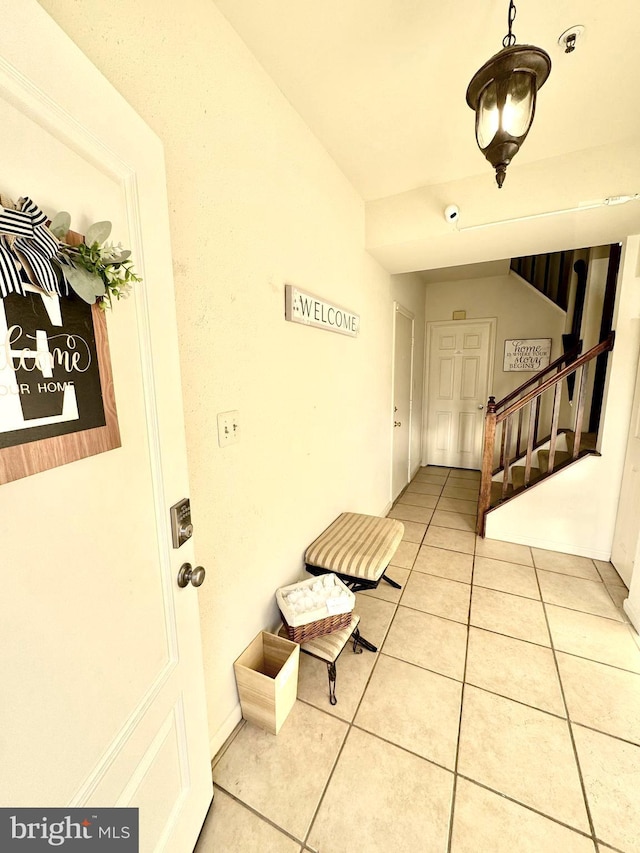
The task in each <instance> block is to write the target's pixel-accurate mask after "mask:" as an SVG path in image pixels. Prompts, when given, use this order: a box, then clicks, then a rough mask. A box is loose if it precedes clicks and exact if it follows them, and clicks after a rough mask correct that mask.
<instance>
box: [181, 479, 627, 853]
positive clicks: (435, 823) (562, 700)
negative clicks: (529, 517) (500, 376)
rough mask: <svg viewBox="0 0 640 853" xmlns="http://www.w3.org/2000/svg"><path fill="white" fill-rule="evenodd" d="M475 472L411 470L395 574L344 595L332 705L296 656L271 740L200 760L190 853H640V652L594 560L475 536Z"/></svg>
mask: <svg viewBox="0 0 640 853" xmlns="http://www.w3.org/2000/svg"><path fill="white" fill-rule="evenodd" d="M478 483H479V474H477V473H476V472H472V471H460V470H454V469H445V468H433V467H429V468H423V469H421V470H420V472H419V473H418V474H417V475H416V477H415V479H414V480H413V482H412V483H411V484H410V485H409V487H408V488H407V490H406V491H405V492H404V493H403V494H402V495H401V497H400V499H399V500H398V501H397V503H396V504H395V505H394V507H393V509H392V510H391V512H390V513H389V515H390V516H392V517H394V518H399V519H401V520H402V521H403V523H404V525H405V538H404V540H403V542H402V544H401V545H400V548H399V549H398V551H397V553H396V556H395V558H394V560H393V561H392V566H393V568H392V569H391V570H390V571H389V574H390V576H392V577H393V578H395V579H396V580H397V581H399V582H400V583H401V584H402V587H403V588H402V589H401V590H395V589H393V588H391V587H390V586H389V585H387V584H385V583H382V584H381V585H380V587H379V588H378V589H377V590H375V591H372V592H368V593H359V594H358V596H357V604H356V612H358V613H359V614H360V616H361V623H360V625H361V630H362V634H363V635H364V636H365V637H366V638H367V639H369V640H371V641H372V642H373V643H375V644H376V645H377V646H378V648H379V652H378V653H376V654H371V653H369V652H364V653H363V654H360V655H354V654H352V653H351V647H350V646H349V645H347V646H346V647H345V650H344V652H343V654H342V655H341V657H340V658H339V660H338V664H337V669H338V679H337V690H336V694H337V698H338V704H337V705H335V706H334V707H332V706H331V705H330V704H329V701H328V694H327V675H326V666H325V665H324V664H323V663H321V662H320V661H318V660H316V659H314V658H310V657H309V656H308V655H301V656H300V680H299V689H298V702H297V703H296V705H295V706H294V709H293V711H292V712H291V714H290V716H289V718H288V720H287V721H286V723H285V725H284V726H283V728H282V730H281V732H280V734H279V735H278V736H277V737H274V736H272V735H270V734H267V733H265V732H263V731H261V730H260V729H258V728H256V727H254V726H253V725H251V724H248V723H243V724H242V725H241V726H240V727H239V728H238V730H237V731H236V733H235V736H234V737H233V739H230V742H229V743H228V744H227V745H226V748H224V749H223V750H222V751H221V753H220V754H219V755H218V757H217V759H216V761H215V762H214V770H213V776H214V783H215V787H216V790H215V800H214V804H213V806H212V808H211V810H210V812H209V816H208V818H207V822H206V823H205V826H204V829H203V832H202V834H201V836H200V841H199V844H198V847H197V848H196V849H197V853H254V851H255V853H299V851H302V850H311V851H320V853H378V851H379V853H383V851H384V853H387V851H389V850H392V849H396V850H398V851H403V853H404V852H405V851H407V853H411V851H416V853H418V851H419V853H427V851H434V853H447V851H452V853H480V851H491V853H520V851H522V852H523V853H545V851H549V852H550V853H552V852H553V853H555V851H562V852H563V853H594V851H595V853H598V851H600V853H605V851H609V850H611V849H614V850H619V851H624V853H637V852H638V851H640V833H639V830H638V820H637V815H638V814H639V813H640V715H639V714H638V708H639V707H640V643H639V640H638V636H637V635H636V634H635V632H634V631H633V630H632V629H631V627H630V625H629V623H628V621H627V619H626V617H625V615H624V613H623V611H622V601H623V600H624V598H625V597H626V588H625V587H624V585H623V584H622V581H621V580H620V578H619V577H618V575H617V574H616V572H615V570H614V569H613V567H612V566H611V565H610V564H608V563H602V562H600V561H593V560H590V559H586V558H582V557H574V556H569V555H565V554H558V553H555V552H550V551H542V550H539V549H535V548H529V547H525V546H520V545H512V544H508V543H503V542H497V541H489V540H481V539H476V536H475V534H474V532H473V530H474V522H475V502H476V499H477V491H478Z"/></svg>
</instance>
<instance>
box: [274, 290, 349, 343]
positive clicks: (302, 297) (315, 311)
mask: <svg viewBox="0 0 640 853" xmlns="http://www.w3.org/2000/svg"><path fill="white" fill-rule="evenodd" d="M284 296H285V307H284V316H285V320H291V322H293V323H302V324H303V325H305V326H315V327H316V328H319V329H327V330H329V331H330V332H339V333H340V334H341V335H349V336H350V337H352V338H355V337H357V335H358V332H359V330H360V317H359V315H358V314H354V313H353V312H352V311H347V310H346V309H345V308H341V307H340V306H339V305H333V304H332V303H331V302H325V301H324V299H319V298H318V297H317V296H313V294H311V293H305V291H304V290H298V288H297V287H294V286H293V285H291V284H285V286H284Z"/></svg>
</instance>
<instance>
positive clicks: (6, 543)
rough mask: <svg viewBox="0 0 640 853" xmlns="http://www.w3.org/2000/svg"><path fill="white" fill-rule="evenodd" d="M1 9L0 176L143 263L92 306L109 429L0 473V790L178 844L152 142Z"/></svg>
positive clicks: (66, 58) (101, 90) (195, 655)
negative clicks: (129, 812) (123, 293)
mask: <svg viewBox="0 0 640 853" xmlns="http://www.w3.org/2000/svg"><path fill="white" fill-rule="evenodd" d="M0 12H1V13H2V21H3V26H2V28H1V30H0V119H1V122H2V127H3V133H2V141H1V142H0V150H1V151H2V162H3V170H2V176H1V178H0V182H1V185H0V189H1V190H2V192H3V193H4V194H5V195H7V196H10V197H12V198H13V199H18V198H19V197H20V196H24V195H29V196H30V197H32V198H33V199H34V200H35V201H36V202H37V203H38V204H39V205H40V207H41V208H42V209H43V210H44V211H45V213H47V214H48V215H49V216H51V215H52V214H54V213H55V212H56V211H58V210H68V211H69V212H70V213H71V217H72V227H73V228H74V229H75V230H77V231H81V232H83V231H84V230H85V229H86V228H87V226H88V225H89V224H90V223H92V222H94V221H97V220H103V219H108V220H111V221H112V222H113V237H114V239H115V241H116V242H118V241H121V242H122V243H123V244H124V245H125V246H127V247H130V248H131V249H132V252H133V259H134V260H135V264H136V268H137V270H138V272H139V273H140V274H141V275H142V276H143V279H144V282H143V284H142V285H140V286H138V287H136V293H135V296H134V297H133V298H132V299H130V300H128V301H124V302H120V303H118V304H117V305H116V306H115V309H114V310H113V312H112V313H110V314H109V316H108V321H107V323H108V333H109V343H110V348H111V361H112V367H113V381H114V387H115V398H116V405H117V411H118V418H119V426H120V434H121V442H122V446H121V447H120V448H119V449H116V450H112V451H109V452H106V453H102V454H100V455H97V456H92V457H89V458H87V459H83V460H81V461H78V462H73V463H71V464H67V465H63V466H60V467H55V468H52V469H51V470H48V471H45V472H43V473H40V474H36V475H34V476H30V477H26V478H23V479H20V480H16V481H14V482H10V483H6V484H4V485H0V497H1V505H2V513H1V514H0V541H1V542H2V567H3V573H2V575H3V578H2V585H3V589H2V593H3V594H2V605H0V606H1V609H2V615H1V618H0V658H1V663H2V692H3V696H4V699H3V701H2V703H0V755H1V756H2V760H1V762H0V806H12V807H20V806H38V807H47V806H51V807H54V806H57V807H63V808H68V807H73V806H78V807H84V806H87V807H91V806H95V807H98V806H101V807H105V806H121V807H125V806H132V807H139V809H140V834H141V843H140V850H141V851H151V850H168V851H176V853H185V851H187V850H191V849H192V848H193V845H194V842H195V839H196V838H197V835H198V832H199V829H200V826H201V824H202V821H203V819H204V816H205V814H206V810H207V807H208V803H209V802H210V800H211V796H212V784H211V771H210V765H209V749H208V735H207V723H206V709H205V700H204V684H203V673H202V660H201V654H202V653H201V645H200V636H199V616H198V604H197V591H196V589H194V588H193V587H191V586H189V587H188V588H186V589H179V588H178V586H177V584H176V577H177V573H178V569H179V567H180V565H181V563H182V562H184V561H189V562H192V563H193V562H195V560H194V551H193V542H192V541H191V542H188V543H187V544H185V545H184V546H183V547H182V548H181V549H180V550H179V551H178V550H173V549H172V547H171V535H170V529H169V506H170V505H171V504H173V503H175V502H177V501H178V500H180V499H181V498H183V497H185V496H186V495H188V480H187V468H186V452H185V440H184V428H183V422H182V405H181V392H180V377H179V369H178V352H177V330H176V322H175V309H174V297H173V284H172V275H171V257H170V247H169V229H168V213H167V210H168V208H167V199H166V194H165V177H164V165H163V154H162V147H161V145H160V142H159V140H158V139H157V138H156V137H155V136H154V134H153V133H152V132H151V131H150V130H149V128H148V127H146V125H144V123H143V122H142V121H141V120H140V119H139V118H138V117H137V116H136V115H135V113H134V112H133V111H132V110H131V108H130V107H129V106H128V105H127V104H126V103H125V102H124V101H123V100H122V98H121V97H120V96H119V95H118V94H117V93H116V92H115V90H114V89H113V88H112V87H111V86H110V85H109V84H108V83H107V82H106V80H104V78H102V77H101V75H100V74H99V73H98V72H97V71H96V69H95V68H94V67H93V66H92V65H91V64H90V63H89V61H88V60H87V59H86V58H85V57H84V56H83V55H82V54H81V53H80V52H79V51H78V49H77V48H76V47H75V46H74V45H73V44H72V43H71V42H70V41H69V40H68V39H67V38H66V36H65V35H64V34H63V33H62V32H61V31H60V30H59V29H58V28H57V26H56V25H54V24H53V22H52V21H51V20H50V19H49V17H48V16H47V15H46V14H45V13H44V11H43V10H42V9H41V7H40V6H39V5H38V4H37V3H36V2H34V0H21V2H20V3H15V2H12V0H0ZM0 310H4V309H1V307H0Z"/></svg>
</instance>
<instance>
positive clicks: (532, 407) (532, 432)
mask: <svg viewBox="0 0 640 853" xmlns="http://www.w3.org/2000/svg"><path fill="white" fill-rule="evenodd" d="M520 411H524V410H523V409H521V410H520ZM539 413H540V397H538V398H537V399H536V401H535V402H534V401H533V400H532V401H531V402H530V403H529V438H528V441H527V461H526V462H525V466H524V484H525V486H528V485H529V480H530V479H531V457H532V455H533V443H534V441H535V439H536V427H537V418H538V415H539Z"/></svg>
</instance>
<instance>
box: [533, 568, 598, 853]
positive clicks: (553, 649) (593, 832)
mask: <svg viewBox="0 0 640 853" xmlns="http://www.w3.org/2000/svg"><path fill="white" fill-rule="evenodd" d="M532 557H533V552H532ZM535 571H536V581H537V583H538V588H539V589H540V598H541V599H542V588H541V587H540V580H539V578H538V569H537V568H536V570H535ZM542 612H543V613H544V619H545V623H546V626H547V631H548V632H549V642H550V643H551V653H552V654H553V662H554V664H555V667H556V673H557V676H558V684H559V685H560V694H561V696H562V701H563V703H564V708H565V711H566V717H567V729H568V731H569V739H570V740H571V747H572V749H573V757H574V759H575V762H576V769H577V771H578V779H579V781H580V789H581V791H582V798H583V800H584V806H585V810H586V813H587V820H588V821H589V828H590V830H591V839H592V841H593V844H594V847H595V850H596V851H598V850H599V849H600V848H599V846H598V840H597V837H596V829H595V825H594V823H593V817H592V815H591V808H590V806H589V800H588V798H587V789H586V786H585V783H584V777H583V775H582V767H581V766H580V759H579V757H578V749H577V747H576V742H575V737H574V734H573V726H572V723H571V717H570V715H569V705H568V703H567V697H566V695H565V692H564V684H563V683H562V676H561V674H560V666H559V664H558V655H557V653H556V647H555V645H554V641H553V634H552V633H551V625H550V624H549V617H548V615H547V608H546V602H545V601H544V600H543V601H542Z"/></svg>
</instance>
